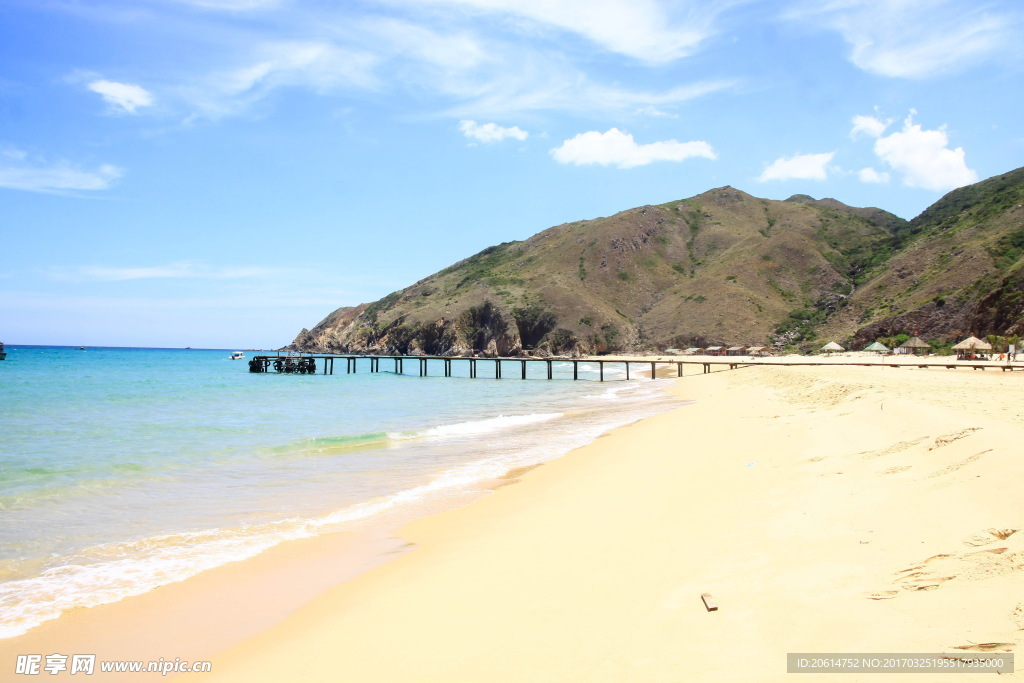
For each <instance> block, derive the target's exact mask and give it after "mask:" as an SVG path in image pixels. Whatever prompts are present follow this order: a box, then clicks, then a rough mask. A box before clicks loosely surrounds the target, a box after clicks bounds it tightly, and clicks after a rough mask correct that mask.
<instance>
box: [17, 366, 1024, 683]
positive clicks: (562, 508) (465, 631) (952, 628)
mask: <svg viewBox="0 0 1024 683" xmlns="http://www.w3.org/2000/svg"><path fill="white" fill-rule="evenodd" d="M1022 382H1024V375H1022V374H1021V373H1019V372H1014V373H1005V372H999V371H995V372H993V371H991V370H990V371H987V372H979V371H972V370H969V369H959V370H946V369H941V368H933V369H918V368H914V367H909V366H908V367H901V368H898V369H890V368H864V367H840V366H831V365H830V366H821V367H786V368H780V367H749V368H741V369H738V370H732V371H717V372H713V373H711V374H695V375H692V376H689V375H688V376H686V377H684V378H683V379H681V380H678V381H676V382H675V383H674V384H673V385H672V391H674V392H675V393H677V395H678V396H679V397H680V398H683V399H686V400H687V401H692V402H691V403H688V404H686V405H682V406H680V407H678V408H676V409H674V410H672V411H671V412H668V413H665V414H662V415H658V416H656V417H652V418H648V419H646V420H643V421H640V422H637V423H634V424H632V425H629V426H626V427H623V428H620V429H617V430H615V431H613V432H611V433H609V434H607V435H606V436H604V437H602V438H599V439H598V440H597V441H595V442H594V443H592V444H590V445H589V446H586V447H584V448H582V449H578V450H576V451H574V452H572V453H570V454H569V455H567V456H565V457H563V458H560V459H558V460H555V461H551V462H548V463H546V464H544V465H542V466H539V467H536V468H534V469H531V470H529V471H527V472H522V473H517V475H516V476H515V477H514V478H510V479H509V481H508V482H507V483H508V485H505V486H500V487H498V488H496V489H495V491H494V492H493V493H492V494H490V495H488V496H486V497H485V498H483V499H481V500H477V501H476V502H474V503H472V504H470V505H467V506H465V507H461V508H458V509H454V510H448V511H445V512H441V513H439V514H435V515H433V516H430V517H426V518H423V519H420V520H417V521H414V522H412V523H410V524H408V525H407V526H405V527H404V528H403V530H402V532H401V537H402V538H401V539H400V540H399V541H398V542H397V543H396V547H406V548H408V549H407V550H405V551H404V552H402V553H401V554H398V555H396V557H395V559H392V560H391V561H388V562H386V563H384V564H383V565H380V566H377V567H375V568H373V569H370V570H368V571H366V572H364V573H362V574H360V575H359V576H357V577H355V578H351V579H350V580H346V579H349V578H350V576H348V575H346V574H345V572H344V571H343V570H342V569H341V566H342V563H338V564H336V565H335V568H334V569H333V570H330V571H337V572H338V573H337V576H338V581H337V582H334V583H336V585H333V587H330V588H326V590H323V589H322V588H318V589H317V590H311V591H309V592H310V593H315V595H308V596H304V598H303V601H304V602H306V603H307V604H305V605H304V606H303V607H301V608H299V609H297V610H295V611H293V612H291V613H290V614H287V616H283V615H284V614H285V613H286V612H287V611H288V610H286V609H284V608H280V609H277V611H273V610H272V612H273V613H272V614H271V615H268V616H267V618H266V620H265V622H266V624H264V622H260V623H259V624H257V625H256V627H254V628H251V629H249V632H245V633H243V632H237V633H234V634H233V635H234V637H232V638H227V637H221V638H220V639H219V640H218V641H217V646H216V647H211V648H209V649H216V650H221V651H219V652H210V651H205V652H202V653H201V655H200V654H199V653H198V651H196V650H195V649H187V647H186V645H185V644H186V643H187V639H179V640H178V641H176V642H179V643H182V644H183V645H182V647H186V649H185V650H184V651H183V650H182V649H181V648H178V649H177V650H175V651H174V652H172V653H171V654H174V655H177V654H182V655H185V656H190V657H192V658H193V659H199V658H209V659H211V660H212V662H213V672H212V673H210V674H202V675H198V674H196V675H192V676H191V678H194V679H196V680H198V679H200V678H201V679H202V680H204V681H267V682H271V681H274V682H280V681H337V680H348V681H360V682H363V681H367V682H369V681H411V680H416V681H446V682H452V681H616V682H620V681H679V680H695V681H704V680H708V681H710V680H736V681H774V680H783V679H786V678H788V677H789V676H790V675H789V674H787V673H786V655H787V653H790V652H818V653H825V652H834V653H900V652H903V653H929V652H935V653H937V652H963V653H974V652H1012V651H1015V650H1019V646H1020V644H1021V643H1022V642H1024V630H1022V629H1024V507H1022V505H1021V498H1020V494H1019V485H1018V482H1019V481H1021V480H1022V478H1024V459H1022V458H1021V457H1020V455H1021V444H1022V443H1024V410H1022V407H1024V384H1022ZM1018 530H1019V531H1018ZM316 543H317V542H316V541H312V542H309V544H308V545H310V546H311V545H316ZM325 543H334V544H335V545H337V543H338V541H337V539H334V540H331V539H321V545H323V544H325ZM402 544H409V545H408V546H402ZM292 547H293V548H294V547H295V546H292ZM297 552H299V553H300V554H299V555H297V556H299V557H302V556H303V555H301V553H305V552H310V553H311V555H315V554H316V553H315V552H313V551H312V550H311V548H310V547H306V548H300V549H299V551H297ZM335 554H337V553H335ZM290 555H291V553H290V551H289V548H288V546H282V547H281V548H280V549H277V550H276V551H275V557H270V558H267V557H263V558H256V559H255V560H250V561H248V562H242V563H236V564H237V565H239V566H236V567H225V568H222V570H218V571H220V576H221V577H222V581H228V582H233V583H234V584H235V587H234V589H233V590H234V591H235V598H234V600H235V602H234V603H231V604H234V605H237V606H239V607H238V609H243V608H242V607H240V606H242V605H244V604H245V603H246V601H247V600H248V601H254V602H269V601H272V600H271V599H270V598H269V597H268V596H273V595H275V594H277V593H294V591H295V590H296V588H295V586H294V584H293V582H294V580H295V577H296V576H300V575H298V574H287V573H282V572H281V571H280V570H279V569H278V570H277V571H269V569H268V568H270V567H278V568H280V567H281V566H282V563H284V564H287V563H288V562H289V561H290V562H291V564H292V565H296V564H301V563H296V562H295V560H294V557H292V559H291V560H289V557H290ZM254 563H255V564H254ZM259 563H262V565H261V564H259ZM243 565H244V566H246V567H248V568H249V569H248V571H249V575H251V576H250V578H249V579H248V580H247V581H246V582H243V583H241V584H239V582H238V580H237V577H238V576H239V574H238V572H240V571H244V570H243V568H242V566H243ZM261 566H262V567H263V568H264V571H256V570H254V569H253V568H254V567H256V568H258V567H261ZM293 571H299V570H298V569H297V568H294V567H293ZM212 573H213V572H211V574H212ZM232 577H234V578H232ZM199 579H203V577H202V575H201V576H200V577H197V579H196V580H193V581H192V582H191V583H192V585H194V584H196V583H199ZM216 580H217V579H216V577H214V578H210V577H207V578H205V579H203V581H206V582H207V583H208V585H207V587H206V589H205V593H203V592H202V591H199V594H200V595H205V596H206V600H207V602H206V603H201V604H200V605H197V604H195V603H196V602H198V600H197V597H196V594H197V591H196V590H193V589H190V588H188V585H189V584H190V582H189V581H186V582H185V583H184V584H182V585H181V586H177V587H176V586H169V587H166V588H165V589H160V590H158V591H154V595H153V596H150V597H149V600H150V601H151V603H161V602H162V605H163V606H162V607H161V606H159V605H158V604H149V605H148V606H147V603H146V602H145V601H144V600H143V599H144V598H146V597H147V596H142V598H139V599H135V600H126V601H124V602H123V603H121V604H119V605H110V606H106V609H109V610H110V612H111V613H114V612H118V613H120V614H122V615H132V614H134V615H135V616H136V617H139V615H140V614H141V613H142V611H145V613H146V614H147V618H149V619H151V620H152V619H153V618H154V614H156V615H159V609H165V610H166V609H171V606H172V605H177V606H178V607H177V609H178V613H177V617H176V621H173V622H171V625H170V627H169V628H172V629H174V630H177V631H181V630H182V629H185V628H187V627H186V626H185V625H186V624H188V623H189V620H190V619H191V620H192V621H193V623H195V624H197V626H196V629H197V632H198V633H202V630H203V628H204V626H202V624H203V623H204V622H205V621H206V620H207V618H208V616H209V617H211V618H212V617H213V616H215V615H212V614H211V615H207V614H204V610H205V611H207V612H216V611H217V609H218V608H217V606H216V600H214V605H213V606H211V605H210V604H209V598H210V595H211V594H215V592H216V590H217V588H216V586H217V584H216ZM210 582H212V583H210ZM324 583H331V581H330V574H329V573H328V575H327V579H326V580H324ZM221 585H223V583H222V584H221ZM189 590H191V591H192V593H191V596H192V597H191V598H189V599H191V600H192V602H188V600H187V596H188V595H189ZM705 593H707V594H710V596H711V600H713V602H714V604H715V605H717V607H718V609H717V610H716V611H708V610H707V609H706V607H705V603H704V601H702V598H701V596H702V594H705ZM158 594H159V595H158ZM175 595H177V596H178V597H174V596H175ZM183 601H185V602H183ZM182 604H189V605H192V607H191V608H190V610H191V611H190V610H185V611H184V612H183V611H182V608H181V605H182ZM102 609H105V608H98V610H96V611H99V610H102ZM89 612H93V610H84V611H83V612H82V613H81V614H78V615H71V616H72V617H79V618H81V619H83V620H85V621H89V619H93V620H92V622H90V624H87V625H82V624H83V623H85V622H84V621H83V622H81V623H79V625H78V626H77V627H76V626H75V623H74V622H73V621H71V620H65V619H61V620H58V622H57V623H56V624H55V625H54V626H52V627H51V629H50V630H49V631H46V630H45V629H46V628H47V625H44V626H43V627H41V628H40V629H37V630H36V632H34V633H30V634H28V635H27V636H25V637H23V638H26V639H29V638H33V639H34V640H23V639H21V638H19V639H15V640H18V641H21V643H20V644H19V643H13V641H12V642H11V643H4V644H0V654H2V655H3V657H4V659H5V660H6V659H7V658H8V657H9V656H10V655H9V653H11V652H17V651H26V650H25V649H24V648H25V647H29V646H30V645H31V646H33V647H36V648H37V649H38V648H44V647H47V646H49V647H52V648H55V650H54V651H67V650H69V649H73V647H74V646H70V645H69V643H74V642H81V638H82V637H84V636H83V635H82V633H83V632H84V631H88V630H89V629H92V630H93V632H94V635H93V639H94V643H93V646H94V647H97V648H100V647H102V644H103V642H107V643H108V644H109V643H110V642H111V641H116V639H117V632H118V629H121V630H125V629H127V630H131V629H132V628H133V624H136V627H135V628H138V627H137V624H138V622H139V619H136V620H135V621H133V620H132V619H130V618H127V617H125V618H123V619H122V620H121V621H120V622H117V625H116V627H115V628H114V629H113V631H110V630H107V631H105V632H104V634H103V635H101V636H97V635H95V628H96V622H95V619H94V618H92V617H90V616H89V615H88V614H87V613H89ZM157 618H158V617H157ZM61 622H64V624H63V626H61ZM100 623H102V622H100ZM61 628H63V629H64V630H63V631H61V630H60V629H61ZM76 628H77V631H76ZM165 628H166V626H165ZM253 632H255V633H253ZM75 638H78V639H79V640H78V641H75V640H74V639H75ZM62 639H63V640H62ZM69 639H70V640H69ZM232 641H233V642H234V644H233V645H232V644H231V642H232ZM12 645H13V647H14V649H11V648H12ZM19 648H20V650H19ZM124 649H125V647H124V643H121V647H120V650H122V651H123V650H124ZM129 649H130V648H129ZM28 651H36V650H28ZM79 651H81V650H79ZM166 653H167V650H166V647H165V648H164V650H163V652H162V653H161V654H162V655H166ZM193 653H195V654H193ZM134 658H137V659H141V658H143V655H142V654H141V653H139V652H138V651H136V652H135V654H134ZM1019 668H1020V665H1018V669H1019ZM993 675H994V674H990V673H989V674H975V673H965V674H958V675H957V677H956V680H965V681H966V680H990V679H991V677H992V676H993ZM901 676H902V675H900V674H892V675H879V674H870V675H865V676H859V675H850V674H846V675H844V677H843V678H842V679H841V680H872V681H875V680H889V679H891V680H903V678H902V677H901ZM188 677H189V676H186V678H188ZM1005 677H1006V676H1005V675H1004V678H1005ZM1014 677H1020V674H1016V675H1015V676H1014ZM813 678H814V677H811V679H813ZM111 680H118V679H117V677H111ZM121 680H124V678H123V676H122V678H121Z"/></svg>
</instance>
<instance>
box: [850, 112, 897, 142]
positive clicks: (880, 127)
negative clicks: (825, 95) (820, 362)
mask: <svg viewBox="0 0 1024 683" xmlns="http://www.w3.org/2000/svg"><path fill="white" fill-rule="evenodd" d="M890 123H892V122H891V121H888V122H887V121H882V120H881V119H878V118H876V117H874V116H860V115H858V116H854V117H853V129H852V130H850V137H851V138H853V139H854V140H856V139H857V138H858V137H859V136H860V135H867V136H868V137H872V138H877V137H878V136H880V135H881V134H882V133H884V132H885V129H886V128H888V127H889V124H890Z"/></svg>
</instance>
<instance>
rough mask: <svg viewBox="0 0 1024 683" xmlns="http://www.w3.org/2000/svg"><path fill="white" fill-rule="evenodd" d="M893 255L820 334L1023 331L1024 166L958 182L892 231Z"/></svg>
mask: <svg viewBox="0 0 1024 683" xmlns="http://www.w3.org/2000/svg"><path fill="white" fill-rule="evenodd" d="M895 235H896V239H895V240H894V243H893V247H892V249H893V252H894V255H893V256H892V258H891V259H890V260H889V261H888V263H887V264H886V267H885V268H884V269H881V270H879V271H878V272H874V273H872V277H871V278H870V280H869V281H867V282H865V283H864V285H863V286H862V287H861V288H860V289H858V291H857V292H856V293H855V294H854V296H853V297H851V299H850V302H849V305H848V306H846V307H845V308H844V309H843V311H841V312H840V313H839V314H837V315H836V316H834V318H832V319H831V320H830V321H829V323H828V324H827V325H825V326H824V328H823V330H822V332H823V333H824V334H826V335H827V334H830V333H831V334H833V335H842V334H851V333H852V334H853V335H854V340H853V343H854V345H860V344H861V343H863V342H865V341H866V342H867V343H870V342H871V341H873V340H874V339H875V338H876V337H879V336H889V335H892V334H897V333H900V332H915V331H916V332H918V333H919V334H920V335H921V336H924V337H926V338H929V339H943V338H946V339H953V338H957V339H962V338H963V337H966V336H968V335H970V334H974V335H976V336H980V337H984V336H986V335H988V334H999V335H1020V334H1022V333H1024V301H1022V291H1024V262H1022V260H1021V257H1022V256H1024V168H1019V169H1017V170H1015V171H1011V172H1010V173H1005V174H1003V175H1000V176H995V177H993V178H989V179H988V180H983V181H981V182H980V183H976V184H974V185H969V186H967V187H962V188H960V189H958V190H954V191H952V192H950V193H949V194H947V195H946V196H944V197H943V198H942V199H940V200H939V201H937V202H935V203H934V204H932V205H931V206H930V207H928V208H927V209H925V210H924V211H923V212H922V213H921V215H919V216H918V217H917V218H915V219H913V220H912V221H910V223H909V224H907V225H906V227H905V228H903V229H898V230H896V232H895Z"/></svg>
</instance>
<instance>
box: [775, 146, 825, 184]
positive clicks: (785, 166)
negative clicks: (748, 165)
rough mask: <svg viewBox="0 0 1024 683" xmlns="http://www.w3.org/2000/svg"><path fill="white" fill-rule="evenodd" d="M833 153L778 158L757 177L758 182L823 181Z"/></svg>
mask: <svg viewBox="0 0 1024 683" xmlns="http://www.w3.org/2000/svg"><path fill="white" fill-rule="evenodd" d="M834 156H835V152H825V153H823V154H797V155H795V156H791V157H788V158H787V157H780V158H778V159H776V160H775V161H773V162H772V163H771V165H770V166H768V167H767V168H766V169H764V172H763V173H761V175H760V176H759V177H758V180H760V181H761V182H765V181H767V180H825V179H826V178H828V171H827V169H826V168H825V167H826V166H827V165H828V163H829V162H831V161H832V157H834Z"/></svg>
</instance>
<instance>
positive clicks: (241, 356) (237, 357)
mask: <svg viewBox="0 0 1024 683" xmlns="http://www.w3.org/2000/svg"><path fill="white" fill-rule="evenodd" d="M229 358H230V359H231V360H244V359H245V354H244V353H242V352H241V351H232V352H231V355H230V356H229Z"/></svg>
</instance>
